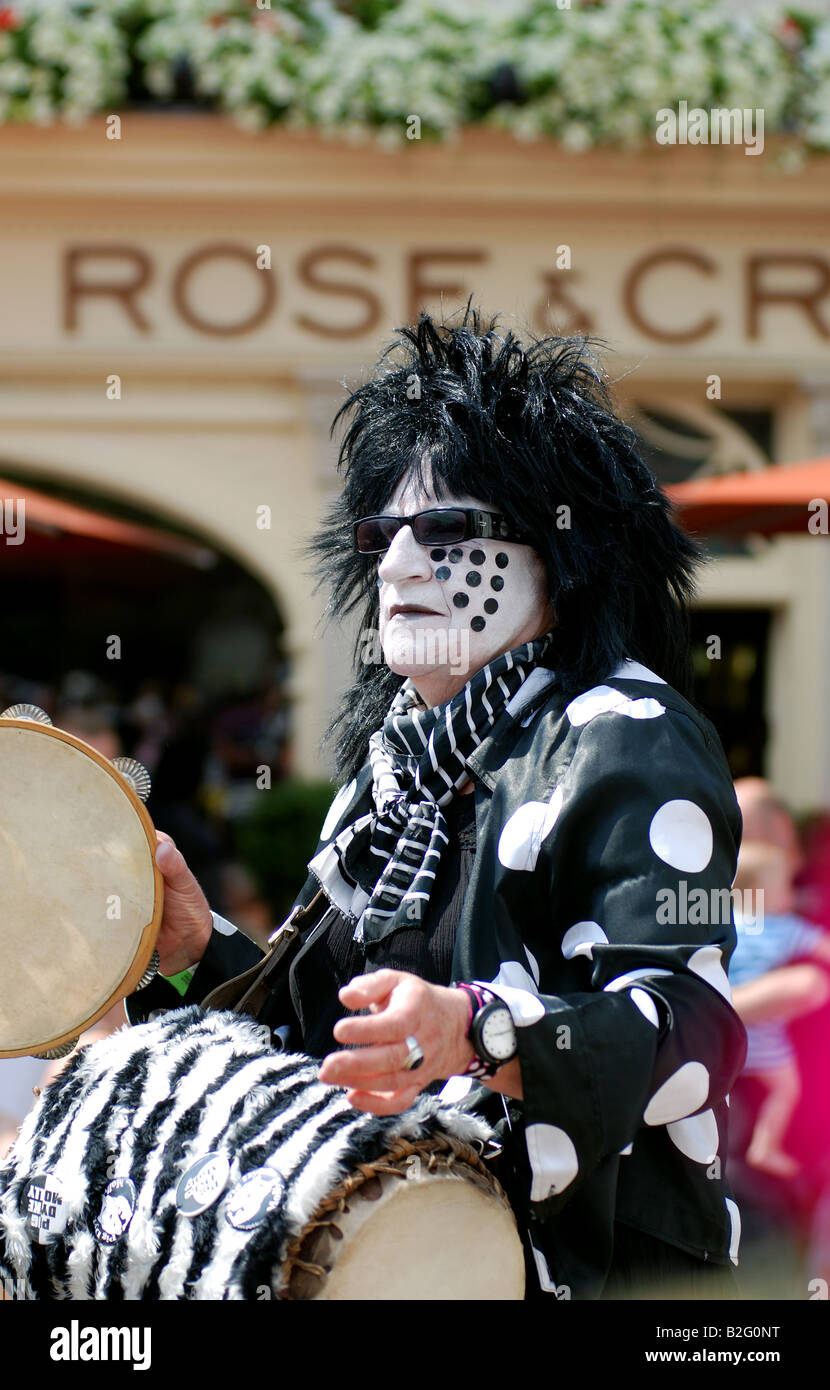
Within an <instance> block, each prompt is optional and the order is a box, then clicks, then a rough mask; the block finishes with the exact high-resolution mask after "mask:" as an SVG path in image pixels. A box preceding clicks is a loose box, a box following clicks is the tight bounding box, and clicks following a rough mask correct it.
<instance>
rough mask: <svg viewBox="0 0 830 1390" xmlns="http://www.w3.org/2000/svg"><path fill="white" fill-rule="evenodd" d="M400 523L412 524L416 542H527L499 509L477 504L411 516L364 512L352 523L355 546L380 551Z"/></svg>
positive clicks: (365, 552) (364, 550)
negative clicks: (484, 509)
mask: <svg viewBox="0 0 830 1390" xmlns="http://www.w3.org/2000/svg"><path fill="white" fill-rule="evenodd" d="M402 526H411V527H412V534H413V536H414V537H415V539H416V541H417V542H418V544H419V545H441V546H444V545H458V543H459V542H460V541H471V540H499V541H513V542H515V543H516V544H518V545H529V544H530V541H529V540H528V538H527V536H525V535H524V534H523V533H521V532H519V531H516V530H515V529H514V528H513V527H512V526H511V525H510V523H509V521H507V520H506V519H505V518H504V517H503V516H502V515H501V514H500V513H499V512H483V511H479V509H478V508H477V507H433V508H431V509H430V510H429V511H426V512H416V513H415V515H414V516H364V517H363V518H362V519H361V520H360V521H356V522H355V524H354V545H355V550H358V551H360V554H361V555H380V554H381V553H382V552H383V551H384V550H388V549H389V547H390V545H391V544H392V541H393V540H394V538H395V536H396V535H397V534H398V532H399V531H400V529H401V527H402Z"/></svg>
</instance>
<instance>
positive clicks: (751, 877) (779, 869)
mask: <svg viewBox="0 0 830 1390" xmlns="http://www.w3.org/2000/svg"><path fill="white" fill-rule="evenodd" d="M793 863H794V856H793V853H792V845H791V844H788V846H787V848H786V849H785V848H779V847H778V846H776V845H775V844H773V843H771V842H765V841H759V840H744V841H743V843H742V845H741V850H740V853H739V855H738V870H737V874H736V876H735V884H734V887H735V888H736V889H737V890H738V892H739V894H741V895H742V897H743V901H744V903H746V901H747V899H746V896H745V895H746V893H747V892H749V893H752V894H754V895H755V905H754V908H753V910H752V911H751V912H750V913H749V914H746V915H742V914H741V912H740V911H739V910H738V909H737V908H736V910H735V928H736V931H737V936H738V941H737V945H736V947H735V952H734V955H733V957H732V962H731V966H730V971H729V974H730V980H731V983H732V1003H733V1006H734V1008H735V1010H736V1011H737V1013H738V1014H739V1015H740V1017H741V1018H742V1019H743V1021H744V1024H745V1026H746V1030H747V1056H746V1062H745V1063H744V1068H743V1074H744V1075H746V1076H754V1077H756V1078H757V1080H758V1082H759V1084H760V1085H761V1086H762V1087H764V1088H765V1089H766V1096H765V1098H764V1100H763V1101H762V1103H761V1105H760V1107H759V1109H758V1113H757V1116H756V1119H755V1124H754V1128H753V1131H752V1137H751V1140H750V1142H749V1145H748V1147H747V1149H746V1155H745V1157H746V1162H747V1163H749V1164H750V1165H751V1166H753V1167H755V1168H760V1169H763V1170H765V1171H766V1172H768V1173H774V1174H777V1175H778V1176H779V1177H782V1178H787V1177H793V1176H794V1175H795V1174H796V1173H797V1172H798V1171H799V1169H800V1164H799V1162H798V1160H797V1159H796V1158H794V1157H793V1156H792V1155H791V1154H788V1153H786V1152H785V1149H784V1140H785V1136H786V1134H787V1130H788V1128H789V1125H790V1121H791V1120H792V1117H793V1114H794V1112H795V1108H796V1105H797V1103H798V1099H799V1097H800V1095H801V1080H800V1074H799V1068H798V1063H797V1060H796V1055H795V1050H794V1048H793V1045H792V1043H791V1041H790V1038H789V1036H788V1034H787V1029H786V1022H787V1021H788V1020H790V1019H794V1018H799V1017H800V1016H801V1015H802V1014H806V1013H809V1012H811V1011H812V1010H814V1009H818V1008H821V1006H822V1004H824V1003H825V1002H826V1001H827V999H828V998H830V976H828V975H827V973H826V971H825V970H824V969H823V966H822V964H811V963H805V964H804V965H802V966H798V967H794V968H789V969H782V968H781V967H791V963H792V962H793V961H795V960H797V959H799V958H801V957H810V956H814V957H815V958H816V961H817V962H823V963H824V964H827V965H830V940H828V939H827V938H826V937H825V935H824V933H823V932H822V931H820V930H819V929H818V928H816V927H814V926H811V925H810V923H809V922H806V921H805V920H804V919H803V918H801V917H798V916H796V915H795V913H794V912H793V910H792V909H793V904H794V890H793V879H792V864H793Z"/></svg>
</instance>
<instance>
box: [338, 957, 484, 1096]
mask: <svg viewBox="0 0 830 1390" xmlns="http://www.w3.org/2000/svg"><path fill="white" fill-rule="evenodd" d="M339 997H340V1001H341V1003H343V1004H345V1005H346V1007H347V1008H349V1009H366V1008H368V1009H370V1010H371V1013H370V1015H369V1016H362V1017H360V1018H342V1019H340V1021H339V1022H338V1023H337V1024H335V1027H334V1036H335V1038H336V1039H337V1041H338V1042H339V1043H353V1044H354V1048H353V1049H349V1050H344V1051H341V1052H332V1053H330V1054H329V1056H328V1057H326V1058H325V1060H324V1061H323V1064H322V1066H321V1068H320V1080H321V1081H323V1082H325V1083H326V1084H327V1085H332V1086H345V1087H347V1099H348V1100H349V1102H350V1103H351V1104H352V1105H353V1106H354V1107H355V1109H357V1110H369V1111H371V1112H372V1113H373V1114H375V1115H395V1114H397V1113H398V1112H399V1111H401V1110H408V1108H409V1106H410V1105H412V1103H413V1102H414V1100H415V1097H416V1096H417V1095H418V1093H419V1092H420V1091H422V1090H423V1089H424V1087H426V1086H428V1085H429V1084H430V1082H432V1081H438V1080H443V1079H444V1078H445V1077H448V1076H455V1075H458V1074H460V1073H462V1072H464V1071H465V1069H466V1068H467V1066H468V1065H469V1063H470V1062H471V1061H472V1060H473V1055H474V1054H473V1047H472V1044H471V1043H470V1042H469V1041H468V1040H467V1037H466V1032H467V1019H468V1016H469V1003H468V1000H467V996H466V995H465V994H464V992H463V991H462V990H458V989H445V988H444V987H443V986H442V985H431V984H428V983H427V981H426V980H422V979H421V978H420V976H418V975H411V974H409V973H408V972H407V971H404V970H376V971H372V972H371V973H370V974H368V975H356V976H355V978H354V979H353V980H350V981H349V983H348V984H347V985H344V986H343V988H342V989H341V990H340V996H339ZM408 1037H413V1038H417V1040H418V1044H419V1046H420V1048H421V1051H422V1052H423V1054H424V1060H423V1062H422V1063H421V1065H420V1066H419V1067H418V1069H417V1070H416V1071H407V1070H406V1068H405V1067H404V1065H403V1064H404V1062H405V1060H406V1056H407V1053H408V1051H409V1048H408V1046H407V1043H406V1039H407V1038H408Z"/></svg>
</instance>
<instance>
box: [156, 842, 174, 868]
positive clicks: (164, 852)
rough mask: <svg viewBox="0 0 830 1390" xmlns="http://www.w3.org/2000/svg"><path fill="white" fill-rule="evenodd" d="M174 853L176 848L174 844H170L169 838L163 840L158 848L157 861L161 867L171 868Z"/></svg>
mask: <svg viewBox="0 0 830 1390" xmlns="http://www.w3.org/2000/svg"><path fill="white" fill-rule="evenodd" d="M174 854H175V850H174V849H173V846H172V845H171V844H168V842H167V840H162V841H161V842H160V844H159V846H158V848H157V849H156V863H157V864H158V866H159V868H160V869H169V868H170V867H171V860H172V857H173V855H174Z"/></svg>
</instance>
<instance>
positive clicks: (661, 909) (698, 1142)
mask: <svg viewBox="0 0 830 1390" xmlns="http://www.w3.org/2000/svg"><path fill="white" fill-rule="evenodd" d="M708 745H709V739H708V736H706V735H705V734H704V732H703V731H702V727H701V726H699V725H698V724H696V723H695V722H694V721H693V720H691V719H690V718H688V717H687V716H686V715H684V714H682V713H680V712H678V711H675V710H671V709H665V710H663V711H662V713H661V714H660V716H659V717H648V718H636V717H627V716H625V715H621V714H619V713H605V714H602V715H600V716H598V717H596V718H593V719H591V720H590V722H588V723H587V724H586V726H585V727H584V728H583V729H582V730H581V731H580V734H579V737H578V740H577V743H576V748H575V751H574V754H573V757H572V758H571V760H570V762H569V764H568V766H567V768H566V770H565V771H564V772H563V774H562V776H561V778H559V779H557V781H556V785H555V786H553V788H552V789H550V788H549V787H546V788H545V791H546V792H548V791H549V792H550V794H549V796H546V799H545V802H544V803H541V802H534V803H532V805H535V806H536V807H541V808H542V811H536V812H534V813H533V815H535V816H536V826H537V836H538V837H540V838H537V842H536V849H537V850H538V856H537V858H536V861H535V863H534V864H533V868H532V873H531V874H530V875H529V874H528V872H527V867H528V859H527V857H525V860H524V862H523V861H522V859H521V856H519V857H518V859H517V856H516V854H515V853H514V852H513V850H512V848H511V847H514V846H515V834H514V835H513V839H512V840H510V839H509V836H510V833H511V832H510V831H509V829H508V827H505V829H504V830H503V831H502V838H501V841H500V844H501V845H503V842H504V837H505V834H507V835H508V853H507V854H505V853H504V852H503V848H500V851H499V859H500V861H501V863H502V865H504V864H505V860H506V861H507V865H508V867H507V869H506V872H505V874H504V875H503V878H502V884H501V892H502V893H504V894H506V895H507V896H508V897H509V896H511V895H515V893H516V891H517V888H516V885H517V880H518V879H519V878H521V877H524V879H525V881H526V884H527V888H528V890H530V891H529V898H528V901H529V902H530V904H531V911H530V912H529V913H528V912H526V913H525V922H524V923H523V926H522V949H523V950H524V952H525V956H526V959H527V962H528V963H529V965H530V967H531V968H532V969H533V972H534V975H535V976H536V979H537V982H538V990H537V992H536V993H534V994H533V995H531V994H530V992H529V991H524V990H515V989H510V988H508V989H506V990H503V989H502V991H501V992H502V997H504V998H505V999H506V1002H508V1003H509V1004H510V1006H511V1011H512V1013H513V1017H514V1021H515V1022H516V1023H517V1025H518V1026H517V1038H518V1048H519V1052H518V1055H519V1062H520V1066H521V1075H522V1086H523V1094H524V1102H523V1107H522V1110H523V1119H524V1126H525V1144H526V1149H527V1160H528V1175H529V1183H530V1193H529V1198H530V1203H531V1210H532V1211H533V1212H534V1213H535V1215H536V1216H537V1217H539V1218H541V1219H545V1218H547V1217H549V1216H551V1215H553V1214H554V1213H555V1212H557V1211H558V1210H560V1209H561V1207H562V1206H563V1205H564V1204H565V1203H566V1202H567V1201H568V1200H569V1199H570V1197H571V1196H572V1195H573V1193H574V1192H575V1191H576V1190H577V1189H578V1188H579V1186H580V1185H581V1183H582V1182H583V1181H584V1180H585V1178H587V1177H588V1176H589V1175H590V1174H591V1173H592V1172H594V1171H595V1170H596V1169H597V1167H598V1166H599V1165H600V1164H601V1163H602V1162H603V1161H604V1160H605V1159H606V1158H607V1157H608V1156H610V1155H616V1154H620V1153H623V1152H625V1151H626V1150H627V1148H628V1146H629V1145H630V1144H631V1143H632V1141H633V1140H634V1139H635V1137H636V1135H637V1132H638V1130H640V1129H641V1127H643V1126H645V1127H651V1128H654V1127H665V1129H666V1131H667V1133H668V1138H669V1140H670V1141H671V1142H672V1144H673V1146H674V1147H675V1148H676V1149H677V1150H679V1151H680V1152H681V1153H684V1154H685V1155H686V1156H687V1157H688V1158H689V1159H691V1160H692V1161H693V1162H697V1163H700V1162H706V1161H708V1162H711V1161H712V1160H713V1159H714V1156H715V1153H716V1152H717V1149H718V1127H717V1123H716V1117H715V1115H714V1113H713V1106H717V1105H718V1104H719V1103H721V1102H722V1101H723V1099H724V1096H725V1094H726V1093H727V1092H728V1090H729V1088H730V1086H731V1085H732V1084H733V1082H734V1080H735V1078H736V1076H737V1075H738V1073H739V1071H740V1068H741V1066H742V1065H743V1060H744V1056H745V1051H746V1041H745V1039H746V1034H745V1030H744V1028H743V1025H742V1023H741V1022H740V1020H739V1018H738V1016H737V1014H736V1013H735V1012H734V1011H733V1009H732V1007H731V1004H730V1002H729V999H730V993H729V984H728V980H727V975H726V966H727V964H728V959H729V955H730V954H731V951H732V948H733V946H734V939H735V937H734V927H733V924H732V915H731V902H730V886H731V883H732V881H733V877H734V871H735V864H736V857H737V844H738V841H739V838H740V813H739V811H738V809H737V803H736V801H735V796H734V792H733V789H732V783H731V778H730V777H729V775H728V769H727V768H726V764H725V759H724V758H723V755H722V752H721V751H720V749H719V748H715V747H714V744H712V746H708ZM522 812H524V813H525V815H526V818H527V815H528V814H530V813H528V811H527V807H526V806H524V807H522V808H520V812H519V813H518V814H521V813H522ZM542 812H544V814H542ZM540 817H541V819H540ZM510 866H517V867H512V868H511V867H510ZM523 870H524V872H523ZM529 878H532V879H533V880H534V887H533V889H530V885H529V883H527V881H528V879H529ZM498 891H499V890H498V889H497V892H498ZM534 894H535V895H536V896H535V898H534ZM514 901H515V899H514ZM535 902H538V903H539V904H540V911H538V912H535V911H533V904H534V903H535ZM512 919H513V920H514V921H515V919H516V911H515V908H514V909H513V911H512ZM499 975H500V976H502V972H501V971H500V972H499ZM503 978H504V977H503ZM503 978H502V980H501V981H500V980H499V978H498V977H497V979H496V981H495V982H493V983H492V984H491V988H493V989H494V990H495V992H496V993H499V992H500V984H502V983H503Z"/></svg>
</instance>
